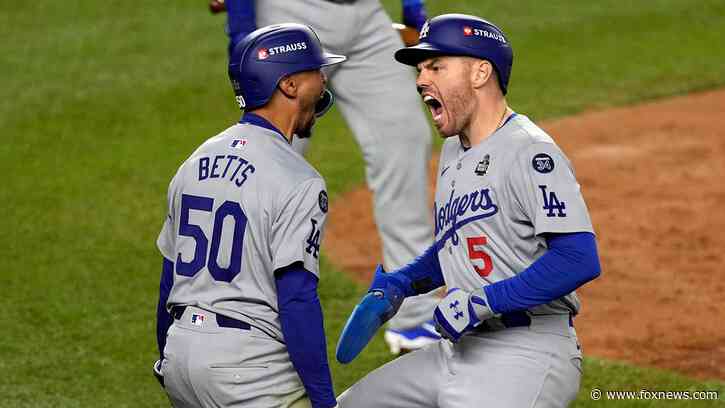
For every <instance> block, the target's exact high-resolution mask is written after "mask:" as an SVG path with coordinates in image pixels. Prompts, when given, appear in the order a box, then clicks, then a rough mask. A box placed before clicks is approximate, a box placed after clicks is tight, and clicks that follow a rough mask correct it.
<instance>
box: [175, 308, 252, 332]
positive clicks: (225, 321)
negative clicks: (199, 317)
mask: <svg viewBox="0 0 725 408" xmlns="http://www.w3.org/2000/svg"><path fill="white" fill-rule="evenodd" d="M185 311H186V306H174V307H172V308H171V316H172V317H173V318H174V320H179V319H181V316H183V315H184V312H185ZM210 313H213V312H210ZM214 314H215V315H216V324H217V325H218V326H219V327H227V328H232V329H241V330H251V329H252V326H250V325H249V323H246V322H243V321H241V320H237V319H233V318H231V317H227V316H224V315H220V314H218V313H214Z"/></svg>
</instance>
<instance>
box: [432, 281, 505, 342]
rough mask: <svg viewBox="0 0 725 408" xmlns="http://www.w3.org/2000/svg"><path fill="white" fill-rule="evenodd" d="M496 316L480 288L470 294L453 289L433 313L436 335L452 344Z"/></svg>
mask: <svg viewBox="0 0 725 408" xmlns="http://www.w3.org/2000/svg"><path fill="white" fill-rule="evenodd" d="M496 316H497V315H496V314H495V313H494V312H493V311H492V310H491V308H490V307H489V306H488V300H487V298H486V293H485V292H484V291H483V289H482V288H481V289H478V290H476V291H474V292H472V293H471V292H466V291H463V290H461V289H459V288H453V289H451V290H449V291H448V293H447V294H446V297H444V298H443V300H441V302H440V303H439V304H438V306H437V307H436V309H435V311H434V312H433V319H434V320H435V323H436V330H438V333H440V335H441V337H443V338H446V339H448V340H450V341H452V342H454V343H455V342H457V341H458V340H460V339H461V337H463V336H464V335H465V334H466V333H468V332H469V331H471V330H473V329H474V328H475V327H477V326H478V325H480V324H481V322H483V321H485V320H488V319H490V318H492V317H496Z"/></svg>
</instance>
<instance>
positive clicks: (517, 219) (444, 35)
mask: <svg viewBox="0 0 725 408" xmlns="http://www.w3.org/2000/svg"><path fill="white" fill-rule="evenodd" d="M395 59H396V60H398V61H399V62H401V63H403V64H407V65H412V66H416V67H417V69H418V79H417V86H418V92H419V93H420V95H421V97H422V98H423V101H424V102H425V103H426V104H427V105H428V107H429V108H430V111H431V114H432V116H433V121H434V123H435V126H436V128H437V129H438V131H439V132H440V134H441V135H442V136H443V137H444V138H446V140H445V143H444V145H443V148H442V149H443V150H442V152H441V159H440V165H439V169H438V181H437V189H436V196H435V207H434V215H435V230H436V241H435V243H434V244H433V245H432V246H431V247H430V248H429V249H428V250H426V251H425V252H424V253H423V254H422V255H421V256H420V257H418V258H417V259H416V260H415V261H414V262H412V263H410V264H408V265H406V266H405V267H403V268H400V269H398V270H396V271H394V272H393V273H384V271H383V269H382V268H380V267H379V268H378V270H377V271H376V274H375V278H374V280H373V282H372V284H371V287H370V291H369V293H368V294H367V295H366V296H365V297H364V298H363V300H362V301H361V303H360V304H359V305H358V306H357V307H356V309H355V310H354V311H353V313H352V315H351V317H350V319H349V320H348V323H347V325H346V327H345V329H343V334H342V336H341V338H340V341H339V343H338V349H337V358H338V360H340V361H341V362H343V363H346V362H349V361H350V360H352V359H353V358H354V357H355V356H356V355H357V353H359V352H360V351H361V350H362V348H363V347H364V346H365V344H366V343H367V342H368V340H369V339H370V337H371V336H372V335H373V333H374V332H375V330H376V329H377V328H378V327H379V326H380V324H382V322H384V321H385V320H386V319H388V318H390V316H392V315H393V314H395V312H396V310H397V308H398V307H399V305H400V302H401V301H402V299H403V298H404V297H407V296H412V295H415V294H416V293H422V292H426V291H429V290H431V289H434V288H437V287H439V286H442V285H444V284H446V285H447V286H448V288H449V291H448V294H447V295H446V296H445V298H443V300H442V301H441V302H440V303H439V304H438V306H437V307H436V309H435V312H434V320H435V324H436V327H437V329H438V330H439V332H440V333H441V335H442V336H443V337H444V338H445V339H446V340H441V341H439V342H437V343H436V344H433V345H429V346H427V347H425V348H423V349H421V350H417V351H414V352H413V353H410V354H408V355H406V356H403V357H401V358H398V359H396V360H394V361H392V362H390V363H389V364H387V365H385V366H383V367H381V368H379V369H377V370H375V371H373V372H372V373H370V374H369V375H368V376H366V377H365V378H363V379H362V380H361V381H360V382H358V383H357V384H355V385H353V386H352V387H351V388H350V389H348V390H347V391H346V392H345V393H343V394H342V395H341V396H340V397H339V398H338V403H339V406H340V407H343V408H358V407H396V408H404V407H461V408H463V407H474V406H476V407H512V408H514V407H563V406H567V405H568V404H569V403H570V402H571V401H572V400H573V399H574V398H575V396H576V394H577V391H578V389H579V383H580V377H581V352H580V349H579V346H578V342H577V338H576V334H575V332H574V328H573V316H574V315H576V314H577V313H578V311H579V307H580V303H579V300H578V299H577V296H576V294H575V293H574V290H575V289H576V288H578V287H579V286H581V285H582V284H584V283H586V282H588V281H590V280H592V279H594V278H596V277H597V276H599V273H600V266H599V258H598V255H597V249H596V242H595V236H594V233H593V229H592V224H591V221H590V218H589V215H588V212H587V207H586V205H585V203H584V199H583V198H582V195H581V192H580V187H579V184H578V183H577V181H576V178H575V177H574V171H573V169H572V166H571V163H570V162H569V160H568V159H567V158H566V156H565V155H564V153H563V152H562V151H561V149H559V147H558V146H557V145H556V143H555V142H554V140H553V139H552V138H551V137H550V136H549V135H547V134H546V133H545V132H544V131H543V130H542V129H541V128H539V127H538V126H536V125H535V124H534V123H533V122H532V121H531V120H530V119H529V118H527V117H526V116H524V115H521V114H517V113H515V112H513V111H512V110H511V109H510V108H509V107H508V105H507V103H506V98H505V95H506V90H507V87H508V82H509V76H510V72H511V64H512V59H513V54H512V49H511V46H510V44H509V42H508V40H507V38H506V36H505V35H504V33H503V32H502V31H501V30H500V29H499V28H498V27H496V26H495V25H494V24H492V23H490V22H488V21H486V20H483V19H481V18H478V17H473V16H468V15H461V14H447V15H442V16H438V17H435V18H433V19H431V20H430V21H429V22H428V23H427V24H426V25H425V26H424V27H423V29H422V30H421V33H420V44H419V45H417V46H414V47H409V48H404V49H401V50H399V51H398V52H396V53H395Z"/></svg>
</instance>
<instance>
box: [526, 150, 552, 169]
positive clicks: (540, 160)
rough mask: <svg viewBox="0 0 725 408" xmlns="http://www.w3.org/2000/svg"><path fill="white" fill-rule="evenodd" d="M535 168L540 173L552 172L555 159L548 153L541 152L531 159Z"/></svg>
mask: <svg viewBox="0 0 725 408" xmlns="http://www.w3.org/2000/svg"><path fill="white" fill-rule="evenodd" d="M531 165H532V166H533V167H534V170H536V171H538V172H539V173H544V174H546V173H551V172H552V171H554V159H552V158H551V156H549V155H548V154H546V153H539V154H537V155H536V156H534V158H533V159H532V160H531Z"/></svg>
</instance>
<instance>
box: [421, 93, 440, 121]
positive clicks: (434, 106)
mask: <svg viewBox="0 0 725 408" xmlns="http://www.w3.org/2000/svg"><path fill="white" fill-rule="evenodd" d="M423 103H425V104H426V105H428V108H429V109H430V114H431V115H432V116H433V121H434V122H439V121H440V120H441V118H442V117H443V104H441V103H440V101H438V99H436V98H434V97H433V96H432V95H424V96H423Z"/></svg>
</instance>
